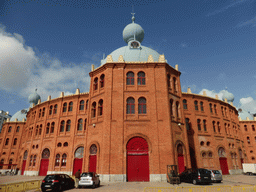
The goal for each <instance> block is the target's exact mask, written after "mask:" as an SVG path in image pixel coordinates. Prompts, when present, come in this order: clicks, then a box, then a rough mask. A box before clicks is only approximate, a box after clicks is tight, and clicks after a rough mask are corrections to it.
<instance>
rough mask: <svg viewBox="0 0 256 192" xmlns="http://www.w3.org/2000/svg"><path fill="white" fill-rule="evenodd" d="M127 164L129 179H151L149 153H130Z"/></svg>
mask: <svg viewBox="0 0 256 192" xmlns="http://www.w3.org/2000/svg"><path fill="white" fill-rule="evenodd" d="M127 166H128V168H127V180H128V181H149V159H148V154H128V156H127Z"/></svg>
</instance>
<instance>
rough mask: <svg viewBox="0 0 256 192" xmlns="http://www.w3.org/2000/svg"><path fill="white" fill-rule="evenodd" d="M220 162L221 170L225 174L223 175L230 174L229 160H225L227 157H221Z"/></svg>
mask: <svg viewBox="0 0 256 192" xmlns="http://www.w3.org/2000/svg"><path fill="white" fill-rule="evenodd" d="M219 160H220V168H221V171H222V174H223V175H227V174H229V172H228V163H227V158H225V157H220V158H219Z"/></svg>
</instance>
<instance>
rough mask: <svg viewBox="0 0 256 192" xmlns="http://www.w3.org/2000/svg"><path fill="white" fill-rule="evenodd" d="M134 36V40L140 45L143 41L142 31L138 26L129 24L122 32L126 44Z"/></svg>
mask: <svg viewBox="0 0 256 192" xmlns="http://www.w3.org/2000/svg"><path fill="white" fill-rule="evenodd" d="M134 36H135V39H136V40H137V41H139V42H140V43H141V42H142V41H143V39H144V30H143V28H142V27H141V26H140V25H139V24H137V23H130V24H128V25H127V26H126V27H125V28H124V30H123V39H124V41H125V42H126V43H128V42H129V41H131V40H134Z"/></svg>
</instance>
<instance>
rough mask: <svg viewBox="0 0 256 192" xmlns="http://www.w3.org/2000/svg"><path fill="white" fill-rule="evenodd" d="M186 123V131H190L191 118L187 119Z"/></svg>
mask: <svg viewBox="0 0 256 192" xmlns="http://www.w3.org/2000/svg"><path fill="white" fill-rule="evenodd" d="M185 122H186V129H187V130H190V123H189V118H186V119H185Z"/></svg>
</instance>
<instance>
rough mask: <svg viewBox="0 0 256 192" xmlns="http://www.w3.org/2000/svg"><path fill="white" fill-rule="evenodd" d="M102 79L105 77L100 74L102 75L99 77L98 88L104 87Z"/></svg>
mask: <svg viewBox="0 0 256 192" xmlns="http://www.w3.org/2000/svg"><path fill="white" fill-rule="evenodd" d="M104 79H105V75H104V74H102V75H101V76H100V88H102V87H104Z"/></svg>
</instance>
